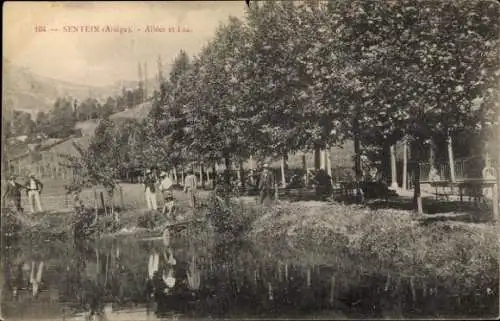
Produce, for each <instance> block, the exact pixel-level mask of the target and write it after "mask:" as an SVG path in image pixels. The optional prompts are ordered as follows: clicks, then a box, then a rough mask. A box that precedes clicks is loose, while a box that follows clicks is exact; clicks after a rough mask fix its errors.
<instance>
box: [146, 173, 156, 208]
mask: <svg viewBox="0 0 500 321" xmlns="http://www.w3.org/2000/svg"><path fill="white" fill-rule="evenodd" d="M143 184H144V193H145V196H146V204H147V205H148V209H149V210H150V211H152V210H154V211H156V210H157V209H158V203H157V202H156V186H155V185H156V180H155V178H154V177H153V173H152V172H151V170H150V169H148V170H146V177H145V178H144V182H143Z"/></svg>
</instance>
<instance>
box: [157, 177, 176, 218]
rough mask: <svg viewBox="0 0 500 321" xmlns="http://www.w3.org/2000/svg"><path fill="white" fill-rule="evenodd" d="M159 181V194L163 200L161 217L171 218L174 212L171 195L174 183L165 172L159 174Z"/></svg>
mask: <svg viewBox="0 0 500 321" xmlns="http://www.w3.org/2000/svg"><path fill="white" fill-rule="evenodd" d="M160 179H161V182H160V192H161V193H162V194H163V198H164V200H165V204H164V205H163V210H162V213H163V215H168V216H171V215H173V212H174V194H173V193H172V186H173V185H174V182H173V181H172V179H171V178H170V176H169V175H168V174H167V173H166V172H161V174H160Z"/></svg>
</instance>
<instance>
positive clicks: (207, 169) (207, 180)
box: [204, 167, 210, 183]
mask: <svg viewBox="0 0 500 321" xmlns="http://www.w3.org/2000/svg"><path fill="white" fill-rule="evenodd" d="M204 169H205V176H206V179H205V181H206V182H207V183H208V182H209V181H210V173H209V168H208V167H207V168H204Z"/></svg>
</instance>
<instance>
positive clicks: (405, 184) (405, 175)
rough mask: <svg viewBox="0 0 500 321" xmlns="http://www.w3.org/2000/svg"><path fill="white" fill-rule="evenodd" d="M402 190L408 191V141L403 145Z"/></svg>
mask: <svg viewBox="0 0 500 321" xmlns="http://www.w3.org/2000/svg"><path fill="white" fill-rule="evenodd" d="M403 189H404V190H407V189H408V139H406V138H405V140H404V144H403Z"/></svg>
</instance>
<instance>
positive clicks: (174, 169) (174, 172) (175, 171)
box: [172, 166, 179, 184]
mask: <svg viewBox="0 0 500 321" xmlns="http://www.w3.org/2000/svg"><path fill="white" fill-rule="evenodd" d="M172 170H173V174H174V181H175V183H176V184H179V179H178V177H177V169H176V168H175V166H174V168H173V169H172Z"/></svg>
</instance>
